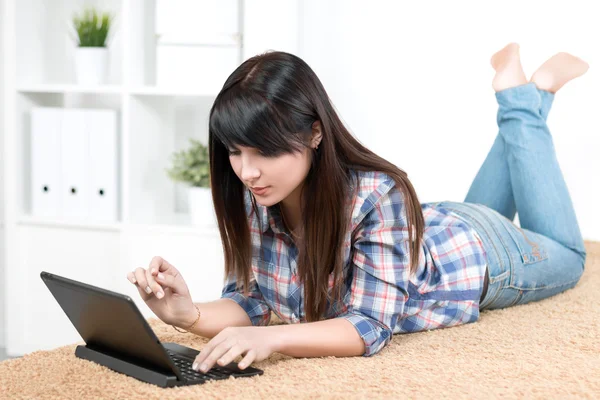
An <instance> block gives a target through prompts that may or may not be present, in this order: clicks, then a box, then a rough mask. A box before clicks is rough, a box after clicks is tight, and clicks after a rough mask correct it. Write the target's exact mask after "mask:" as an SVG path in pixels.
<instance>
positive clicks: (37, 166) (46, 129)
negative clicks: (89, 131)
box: [31, 107, 62, 217]
mask: <svg viewBox="0 0 600 400" xmlns="http://www.w3.org/2000/svg"><path fill="white" fill-rule="evenodd" d="M61 125H62V109H60V108H52V107H35V108H33V109H32V110H31V214H32V215H34V216H37V217H56V216H58V215H59V214H60V190H61V189H60V151H61V146H60V135H61Z"/></svg>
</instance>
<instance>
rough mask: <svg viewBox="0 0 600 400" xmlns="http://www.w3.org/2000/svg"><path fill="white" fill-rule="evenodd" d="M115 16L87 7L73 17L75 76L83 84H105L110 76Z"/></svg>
mask: <svg viewBox="0 0 600 400" xmlns="http://www.w3.org/2000/svg"><path fill="white" fill-rule="evenodd" d="M113 21H114V16H113V15H112V14H110V13H108V12H102V13H101V12H99V11H97V10H96V9H95V8H86V9H84V10H83V11H82V12H81V13H80V14H77V13H76V14H74V15H73V18H72V23H73V28H74V29H75V32H76V33H77V34H76V35H73V34H72V35H71V36H73V40H74V41H75V43H77V49H75V76H76V77H77V82H78V83H82V84H92V85H95V84H103V83H105V82H106V80H107V76H108V48H107V42H108V35H109V34H110V33H111V28H112V25H113Z"/></svg>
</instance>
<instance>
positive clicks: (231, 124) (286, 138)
mask: <svg viewBox="0 0 600 400" xmlns="http://www.w3.org/2000/svg"><path fill="white" fill-rule="evenodd" d="M236 92H237V91H236V90H230V91H228V92H227V93H225V95H224V96H223V97H222V98H221V99H219V101H218V102H216V103H215V107H214V110H213V113H212V115H211V119H210V123H209V125H210V130H211V131H212V133H213V135H214V136H215V138H216V139H217V140H218V141H219V142H221V143H222V144H223V145H224V146H225V147H227V148H230V149H232V148H236V147H238V146H244V147H251V148H255V149H258V150H260V151H261V152H262V153H263V154H266V155H269V156H274V155H278V154H285V153H293V152H297V151H301V150H302V148H303V147H304V146H305V143H304V141H305V140H306V138H305V137H304V135H303V134H304V133H306V132H307V129H306V128H307V127H303V128H300V129H298V128H297V126H296V124H295V123H294V120H295V119H294V118H293V117H292V116H290V115H286V114H289V111H285V110H284V109H283V108H281V109H280V108H278V107H276V106H274V105H272V104H271V103H270V102H268V101H267V100H266V99H265V98H263V97H262V96H260V95H257V94H253V93H248V92H245V93H244V92H237V93H236ZM308 129H309V131H310V125H309V126H308Z"/></svg>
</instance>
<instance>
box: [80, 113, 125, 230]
mask: <svg viewBox="0 0 600 400" xmlns="http://www.w3.org/2000/svg"><path fill="white" fill-rule="evenodd" d="M86 125H87V131H88V134H89V167H88V168H89V171H90V178H89V182H90V185H89V190H90V192H89V199H90V206H89V216H90V219H91V220H93V221H103V222H116V221H117V219H118V216H117V205H118V196H117V194H118V193H117V187H118V176H117V154H118V152H117V112H116V111H114V110H88V111H86Z"/></svg>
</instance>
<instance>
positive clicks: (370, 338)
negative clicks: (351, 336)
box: [340, 313, 392, 357]
mask: <svg viewBox="0 0 600 400" xmlns="http://www.w3.org/2000/svg"><path fill="white" fill-rule="evenodd" d="M340 318H345V319H347V320H348V321H350V323H351V324H352V325H354V328H356V330H357V332H358V334H359V335H360V337H361V339H362V340H363V341H364V342H365V353H364V354H363V356H364V357H369V356H372V355H375V354H377V353H379V351H381V349H383V348H384V347H385V345H386V344H387V343H388V342H389V341H390V339H391V337H392V332H391V331H390V330H388V329H384V328H382V326H381V325H380V324H379V323H378V322H376V321H375V320H373V319H372V318H369V317H365V316H363V315H360V314H353V313H348V314H345V315H341V316H340Z"/></svg>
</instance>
